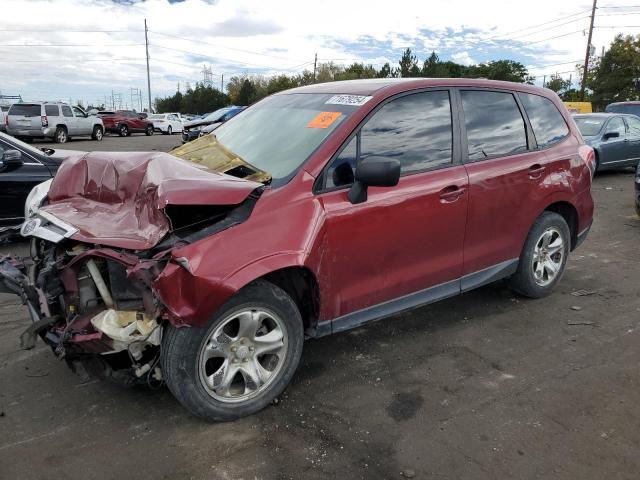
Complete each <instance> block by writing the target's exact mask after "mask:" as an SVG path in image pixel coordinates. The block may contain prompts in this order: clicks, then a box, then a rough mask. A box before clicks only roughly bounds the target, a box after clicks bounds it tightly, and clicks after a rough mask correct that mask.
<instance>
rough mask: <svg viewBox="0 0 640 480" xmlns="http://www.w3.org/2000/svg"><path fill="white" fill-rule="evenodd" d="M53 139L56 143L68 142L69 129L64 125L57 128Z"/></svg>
mask: <svg viewBox="0 0 640 480" xmlns="http://www.w3.org/2000/svg"><path fill="white" fill-rule="evenodd" d="M53 139H54V140H55V142H56V143H67V140H69V136H68V135H67V129H66V128H64V127H58V128H56V132H55V133H54V134H53Z"/></svg>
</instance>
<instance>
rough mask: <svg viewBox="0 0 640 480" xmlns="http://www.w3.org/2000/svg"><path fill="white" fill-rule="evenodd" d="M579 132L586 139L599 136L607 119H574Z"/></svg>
mask: <svg viewBox="0 0 640 480" xmlns="http://www.w3.org/2000/svg"><path fill="white" fill-rule="evenodd" d="M573 119H574V120H575V122H576V125H577V126H578V130H580V133H581V134H582V135H584V136H585V137H591V136H593V135H597V134H598V132H599V131H600V129H601V128H602V125H603V124H604V122H605V121H606V119H604V118H602V117H600V118H598V117H573Z"/></svg>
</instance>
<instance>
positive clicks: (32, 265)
mask: <svg viewBox="0 0 640 480" xmlns="http://www.w3.org/2000/svg"><path fill="white" fill-rule="evenodd" d="M262 187H263V185H262V184H259V183H256V182H251V181H246V180H243V179H240V178H236V177H232V176H227V175H223V174H220V173H216V172H215V171H211V170H210V169H207V168H205V167H202V166H199V165H195V164H191V163H189V162H185V161H183V160H180V159H178V158H176V157H174V156H171V155H167V154H158V153H154V154H148V153H147V154H142V153H138V154H131V153H128V154H113V153H110V154H108V155H107V154H87V155H85V156H83V157H81V158H76V159H71V160H69V161H65V162H64V163H63V165H62V167H61V169H60V170H59V172H58V174H57V175H56V177H55V179H54V181H53V183H52V184H51V188H50V189H49V190H48V192H47V194H46V201H45V200H43V199H44V197H45V195H43V196H42V197H43V199H40V200H38V202H40V203H39V205H38V208H34V209H29V218H28V219H27V220H26V221H25V223H24V224H23V225H22V228H21V234H22V236H23V237H25V238H28V239H29V240H30V242H31V247H30V249H31V252H30V257H29V258H22V259H20V258H12V257H7V256H5V257H0V292H8V293H15V294H17V295H19V296H20V298H21V299H22V301H23V303H25V305H26V306H27V308H28V310H29V314H30V316H31V320H32V323H31V325H30V326H29V327H28V329H27V330H26V331H25V332H24V333H23V335H22V336H21V344H22V347H23V348H27V349H28V348H33V347H34V346H35V341H36V338H37V337H38V336H39V337H40V338H41V339H42V340H43V341H44V342H45V343H46V344H47V345H49V346H50V347H51V348H52V350H53V351H54V353H55V355H56V356H57V357H58V358H60V359H63V360H65V361H66V362H67V363H68V365H69V366H70V367H71V369H72V370H73V371H75V372H76V373H78V374H79V375H80V376H81V377H82V378H83V379H85V380H87V379H88V378H91V377H98V378H106V379H111V380H115V381H117V382H118V383H122V384H125V385H131V384H136V383H146V384H149V385H157V384H159V383H160V382H162V372H161V368H160V361H159V360H160V350H161V349H160V345H161V341H162V332H163V329H164V327H165V326H166V325H167V324H168V323H172V324H174V325H177V326H184V325H186V322H184V321H183V319H181V318H179V317H177V316H176V314H175V309H172V308H169V307H170V305H169V307H168V306H167V305H165V304H164V303H163V301H162V299H161V297H160V294H159V293H158V290H157V289H156V288H155V286H154V284H155V282H156V280H157V279H158V277H159V276H160V275H161V273H162V272H163V270H164V269H165V267H167V264H168V263H170V262H173V263H174V264H177V265H179V266H180V268H188V259H183V258H178V259H174V258H173V257H172V255H171V253H172V251H173V250H174V249H175V248H178V247H180V246H184V245H188V244H190V243H192V242H196V241H198V240H201V239H203V238H205V237H208V236H211V235H214V234H215V233H217V232H219V231H221V230H224V229H226V228H230V227H232V226H234V225H236V224H238V223H241V222H243V221H245V220H246V219H247V218H248V216H249V215H250V213H251V210H252V209H253V206H254V205H255V203H256V201H257V200H258V198H259V197H260V193H261V191H262Z"/></svg>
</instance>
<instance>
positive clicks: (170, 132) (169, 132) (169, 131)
mask: <svg viewBox="0 0 640 480" xmlns="http://www.w3.org/2000/svg"><path fill="white" fill-rule="evenodd" d="M172 133H173V130H172V129H171V125H169V126H168V127H167V135H171V134H172Z"/></svg>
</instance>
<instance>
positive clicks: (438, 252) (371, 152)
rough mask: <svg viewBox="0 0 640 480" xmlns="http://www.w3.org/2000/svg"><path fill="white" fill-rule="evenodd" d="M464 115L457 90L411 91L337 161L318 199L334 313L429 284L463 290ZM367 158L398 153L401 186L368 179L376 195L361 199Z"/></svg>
mask: <svg viewBox="0 0 640 480" xmlns="http://www.w3.org/2000/svg"><path fill="white" fill-rule="evenodd" d="M454 113H455V112H454ZM455 123H456V122H453V121H452V109H451V103H450V92H449V90H436V91H426V92H419V93H411V94H407V95H402V96H400V97H396V98H394V99H392V100H390V101H388V102H386V103H385V104H383V105H382V106H381V107H379V108H378V109H377V110H376V111H375V113H373V114H372V115H371V116H370V117H369V119H368V120H367V121H366V122H365V123H364V124H363V125H362V126H361V127H360V128H359V130H357V131H356V134H355V136H353V138H352V139H351V141H350V142H348V143H347V144H346V146H345V147H344V148H343V150H342V152H341V153H339V154H338V155H337V156H336V157H335V158H334V159H333V160H332V161H331V162H330V163H329V164H328V166H327V169H326V170H325V174H324V185H323V186H322V191H321V192H319V199H320V201H321V202H322V206H323V208H324V210H325V222H324V228H325V229H326V230H325V231H326V244H325V246H323V249H324V253H323V262H325V263H323V265H322V267H321V268H322V269H323V271H325V272H326V274H327V275H328V276H329V278H330V280H329V281H328V282H327V284H328V285H329V289H330V291H329V292H327V295H328V298H332V299H333V301H334V302H335V303H334V305H333V307H334V309H335V310H334V311H333V312H331V313H332V316H334V317H338V316H342V315H345V314H348V313H352V312H355V311H358V310H362V309H364V308H367V307H370V306H373V305H376V304H380V303H382V302H385V301H388V300H393V299H396V298H398V297H402V296H404V295H407V294H411V293H414V292H418V291H423V290H425V289H428V288H430V287H436V286H438V287H439V288H437V289H434V290H432V293H433V292H436V293H437V294H438V296H447V295H452V294H455V293H457V292H458V291H459V281H458V279H459V277H460V274H461V271H462V245H463V239H464V229H465V221H466V213H467V175H466V173H465V169H464V166H463V165H461V164H460V162H459V144H458V141H457V138H458V136H457V135H454V131H456V128H455V127H454V125H455ZM454 139H456V140H454ZM367 156H383V157H386V158H396V159H398V160H399V162H400V164H401V175H402V176H401V178H400V182H399V183H398V185H397V186H395V187H389V188H382V187H369V191H368V199H367V201H365V202H363V203H360V204H356V205H353V204H351V203H350V202H349V200H348V199H347V191H348V188H349V186H350V185H351V184H352V183H353V174H354V170H355V166H356V163H357V162H358V161H359V160H360V159H362V158H366V157H367ZM433 294H434V295H435V293H433ZM427 295H428V294H427Z"/></svg>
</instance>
